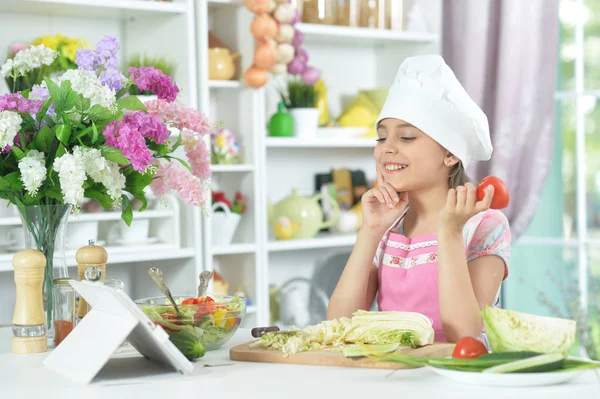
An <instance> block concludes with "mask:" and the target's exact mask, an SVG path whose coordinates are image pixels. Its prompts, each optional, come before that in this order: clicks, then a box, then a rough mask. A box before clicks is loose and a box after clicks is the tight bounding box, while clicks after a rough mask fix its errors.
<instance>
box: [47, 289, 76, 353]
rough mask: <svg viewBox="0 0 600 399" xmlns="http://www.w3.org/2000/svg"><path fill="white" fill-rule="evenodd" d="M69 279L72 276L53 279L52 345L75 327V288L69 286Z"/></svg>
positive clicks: (55, 344)
mask: <svg viewBox="0 0 600 399" xmlns="http://www.w3.org/2000/svg"><path fill="white" fill-rule="evenodd" d="M69 281H73V279H72V278H59V279H55V280H54V281H53V283H54V286H53V288H52V299H53V301H54V308H53V310H52V319H53V324H54V346H55V347H56V346H58V345H60V343H61V342H62V341H63V340H64V339H65V338H66V337H67V336H68V335H69V334H70V333H71V331H73V328H75V311H76V305H75V289H74V288H73V287H71V285H70V284H69Z"/></svg>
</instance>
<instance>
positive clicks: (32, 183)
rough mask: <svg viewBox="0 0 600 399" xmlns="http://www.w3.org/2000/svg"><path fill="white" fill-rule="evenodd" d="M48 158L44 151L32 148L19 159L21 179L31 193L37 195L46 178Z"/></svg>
mask: <svg viewBox="0 0 600 399" xmlns="http://www.w3.org/2000/svg"><path fill="white" fill-rule="evenodd" d="M45 165H46V159H45V154H44V153H43V152H40V151H37V150H31V151H29V152H28V153H27V155H26V156H25V157H24V158H22V159H21V160H19V171H20V172H21V181H22V182H23V185H24V186H25V190H26V191H27V192H28V193H29V194H30V195H36V194H37V191H38V189H39V188H40V187H41V185H42V183H43V182H44V180H46V166H45Z"/></svg>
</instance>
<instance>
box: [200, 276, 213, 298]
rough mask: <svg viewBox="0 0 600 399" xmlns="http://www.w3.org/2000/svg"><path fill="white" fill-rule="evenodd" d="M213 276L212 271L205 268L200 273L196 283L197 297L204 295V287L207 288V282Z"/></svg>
mask: <svg viewBox="0 0 600 399" xmlns="http://www.w3.org/2000/svg"><path fill="white" fill-rule="evenodd" d="M212 277H213V272H211V271H209V270H205V271H203V272H202V273H200V285H198V298H200V297H202V296H204V293H205V292H206V288H208V283H209V282H210V280H211V279H212Z"/></svg>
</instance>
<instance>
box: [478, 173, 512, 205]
mask: <svg viewBox="0 0 600 399" xmlns="http://www.w3.org/2000/svg"><path fill="white" fill-rule="evenodd" d="M487 186H494V197H493V198H492V204H491V205H490V208H492V209H502V208H506V207H507V206H508V203H509V202H510V194H509V192H508V188H507V187H506V184H504V182H503V181H502V180H500V179H498V178H497V177H495V176H488V177H485V178H484V179H483V180H482V181H481V183H479V186H477V199H478V200H479V201H481V200H483V197H484V196H485V188H486V187H487Z"/></svg>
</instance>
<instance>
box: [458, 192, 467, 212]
mask: <svg viewBox="0 0 600 399" xmlns="http://www.w3.org/2000/svg"><path fill="white" fill-rule="evenodd" d="M466 207H467V189H466V188H465V187H464V186H458V187H456V210H457V211H458V212H461V211H463V210H465V208H466Z"/></svg>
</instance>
